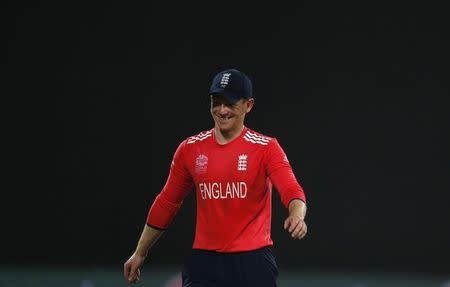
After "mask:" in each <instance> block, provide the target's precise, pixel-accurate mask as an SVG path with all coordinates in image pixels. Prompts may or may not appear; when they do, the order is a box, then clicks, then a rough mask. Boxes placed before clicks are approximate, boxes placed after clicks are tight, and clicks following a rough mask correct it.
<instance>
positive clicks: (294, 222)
mask: <svg viewBox="0 0 450 287" xmlns="http://www.w3.org/2000/svg"><path fill="white" fill-rule="evenodd" d="M290 219H291V220H290V222H291V225H290V226H289V232H290V233H292V232H293V231H294V230H295V229H296V228H297V226H298V224H299V222H300V220H299V219H297V218H295V217H291V218H290Z"/></svg>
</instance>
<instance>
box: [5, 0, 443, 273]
mask: <svg viewBox="0 0 450 287" xmlns="http://www.w3.org/2000/svg"><path fill="white" fill-rule="evenodd" d="M21 5H23V6H21ZM205 5H206V6H205ZM205 5H199V4H198V5H196V4H193V3H190V2H189V3H184V4H179V3H169V2H168V3H167V4H146V5H145V6H139V5H137V4H130V3H126V4H125V2H124V3H114V2H109V3H106V4H104V5H100V4H95V5H93V4H89V5H86V6H84V5H82V4H78V3H77V4H62V3H59V4H54V5H47V4H42V3H33V4H29V5H26V6H25V5H24V4H16V5H11V4H9V7H8V9H7V10H6V11H5V12H6V13H7V14H8V15H9V16H8V18H7V25H5V27H6V31H5V33H4V39H7V41H6V42H7V51H8V52H7V56H6V57H5V58H4V60H3V61H5V59H6V63H7V65H6V68H7V73H6V74H7V76H6V78H4V79H5V83H4V87H3V89H4V91H3V92H2V94H3V97H2V98H3V105H2V110H3V111H4V115H6V119H5V121H4V125H3V127H4V128H5V131H6V132H5V135H6V136H5V137H4V138H3V141H4V142H6V143H7V148H6V151H7V152H6V154H7V157H6V173H4V181H3V188H2V195H3V196H2V197H3V200H2V205H3V208H2V213H3V215H2V222H3V230H4V232H2V234H3V235H2V237H3V239H2V242H3V244H2V247H1V248H2V250H1V254H2V256H1V257H0V258H1V259H0V263H1V264H3V265H25V264H26V265H39V266H46V265H48V266H74V265H76V266H79V265H82V266H94V265H103V266H106V265H111V266H118V267H119V268H120V266H121V265H122V264H123V263H124V262H125V260H126V259H127V258H128V257H129V256H130V255H131V253H132V251H133V250H134V247H135V244H136V242H137V240H138V237H139V235H140V232H141V230H142V228H143V226H144V223H145V218H146V215H147V211H148V208H149V206H150V204H151V203H152V201H153V199H154V198H155V196H156V195H157V193H158V192H159V191H160V190H161V188H162V186H163V185H164V183H165V180H166V176H167V173H168V168H169V165H170V161H171V157H172V154H173V152H174V151H175V149H176V147H177V146H178V144H179V142H180V141H182V140H183V139H184V138H186V137H188V136H190V135H193V134H196V133H198V132H200V131H202V130H206V129H209V128H211V127H212V120H211V118H210V114H209V102H208V98H207V92H208V88H209V84H210V80H211V78H212V77H213V76H214V74H215V73H217V72H218V71H220V70H222V69H224V68H229V67H235V68H238V69H240V70H242V71H244V72H246V73H247V74H248V75H249V76H250V77H251V79H252V80H253V83H254V92H255V98H256V105H255V108H254V110H253V111H252V112H251V113H250V114H249V115H248V118H247V125H248V126H249V127H250V128H252V129H254V130H256V131H259V132H262V133H264V134H267V135H269V136H275V137H277V138H278V140H279V141H280V143H281V145H282V146H283V147H284V149H285V151H286V153H287V154H288V157H289V159H290V161H291V164H292V166H293V168H294V172H295V174H296V175H297V177H298V179H299V181H300V183H301V184H302V186H303V187H304V189H305V192H306V194H307V197H308V205H309V211H308V216H307V222H308V226H309V234H308V236H307V238H305V239H304V240H302V241H293V240H291V239H290V237H289V236H288V234H287V233H285V232H284V231H283V230H282V222H283V220H284V218H285V216H286V214H287V213H286V210H285V209H284V208H283V207H282V205H281V203H280V201H279V197H278V194H276V193H274V204H273V224H272V226H273V227H272V232H273V239H274V241H275V253H276V255H277V257H278V262H279V265H280V267H281V268H286V269H288V268H300V269H299V270H306V269H311V270H319V271H320V270H338V271H340V270H375V271H393V272H414V273H417V272H424V273H429V272H433V273H434V272H449V270H450V268H449V263H448V262H449V261H448V259H449V258H450V227H449V218H450V209H449V205H450V194H449V192H450V156H449V147H450V141H449V138H450V126H449V123H450V116H449V114H450V113H449V111H450V109H449V108H450V93H449V84H448V83H449V81H448V79H449V62H450V61H449V55H448V54H449V53H448V51H449V50H450V47H449V44H448V35H449V21H448V15H449V11H448V9H447V8H446V7H439V6H437V5H435V4H433V3H431V2H426V3H421V4H417V3H416V4H411V3H409V4H408V5H406V6H403V5H398V6H394V5H386V6H381V5H378V6H377V5H374V6H370V5H369V4H359V5H355V3H353V4H352V5H347V6H345V5H342V3H339V4H337V3H336V4H331V5H329V4H326V3H316V4H314V3H312V2H311V3H308V4H305V3H297V4H296V5H297V7H294V6H292V7H289V6H282V5H281V4H280V5H279V6H274V5H273V3H270V5H269V3H267V5H264V4H258V6H250V5H248V4H247V6H245V5H244V4H243V3H217V4H216V6H217V7H216V6H212V5H211V4H207V3H205ZM194 205H195V198H194V196H193V195H192V194H191V195H190V196H189V197H188V198H187V199H186V201H185V204H184V205H183V207H182V209H181V210H180V212H179V214H178V216H177V217H176V218H175V220H174V222H173V224H172V226H171V228H170V229H169V230H168V231H167V232H166V233H165V234H164V235H163V238H162V239H161V240H160V241H159V242H158V243H157V244H156V246H155V248H154V251H153V254H152V259H151V260H149V261H147V263H146V266H169V265H170V266H173V265H176V266H178V265H181V264H182V262H183V260H184V258H185V257H186V256H187V255H188V254H189V249H190V247H191V244H192V240H193V235H194V233H193V232H194V226H195V221H194V220H195V209H194Z"/></svg>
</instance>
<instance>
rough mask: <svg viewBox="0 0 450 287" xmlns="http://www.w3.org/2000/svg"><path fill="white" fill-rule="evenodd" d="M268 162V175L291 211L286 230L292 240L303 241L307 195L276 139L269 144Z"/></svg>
mask: <svg viewBox="0 0 450 287" xmlns="http://www.w3.org/2000/svg"><path fill="white" fill-rule="evenodd" d="M266 160H267V174H268V175H269V177H270V180H271V181H272V183H273V184H274V185H275V188H276V189H277V191H278V193H279V194H280V196H281V202H282V203H283V205H284V206H285V207H286V208H287V209H288V211H289V215H288V217H287V218H286V220H285V221H284V229H285V230H286V231H288V232H289V233H290V234H291V236H292V238H294V239H302V238H303V237H305V235H306V232H307V225H306V223H305V216H306V209H307V208H306V195H305V192H304V191H303V188H302V187H301V186H300V184H299V182H298V181H297V178H296V177H295V175H294V173H293V171H292V167H291V165H290V164H289V160H288V159H287V156H286V154H285V152H284V151H283V149H282V147H281V146H280V144H279V143H278V141H277V140H276V139H272V141H271V142H270V143H269V146H268V149H267V154H266Z"/></svg>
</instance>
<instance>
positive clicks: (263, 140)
mask: <svg viewBox="0 0 450 287" xmlns="http://www.w3.org/2000/svg"><path fill="white" fill-rule="evenodd" d="M244 140H246V141H248V142H250V143H252V144H257V145H263V146H267V145H269V143H271V142H274V141H276V138H274V137H270V136H267V135H265V134H262V133H260V132H256V131H254V130H252V129H247V131H246V132H245V134H244Z"/></svg>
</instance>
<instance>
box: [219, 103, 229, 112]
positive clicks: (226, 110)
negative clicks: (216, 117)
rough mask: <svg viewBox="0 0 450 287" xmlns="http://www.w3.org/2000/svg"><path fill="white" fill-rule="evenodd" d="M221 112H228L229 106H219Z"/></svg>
mask: <svg viewBox="0 0 450 287" xmlns="http://www.w3.org/2000/svg"><path fill="white" fill-rule="evenodd" d="M219 113H220V114H227V113H228V107H227V106H226V105H225V104H221V105H220V107H219Z"/></svg>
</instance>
